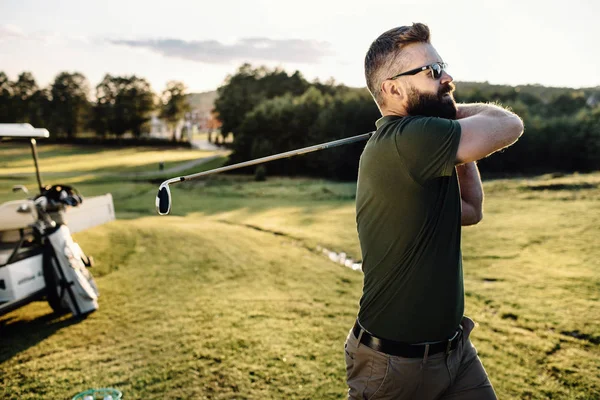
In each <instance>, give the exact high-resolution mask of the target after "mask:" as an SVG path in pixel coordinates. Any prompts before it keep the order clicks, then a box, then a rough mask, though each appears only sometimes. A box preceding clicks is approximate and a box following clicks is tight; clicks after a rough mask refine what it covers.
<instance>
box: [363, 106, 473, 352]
mask: <svg viewBox="0 0 600 400" xmlns="http://www.w3.org/2000/svg"><path fill="white" fill-rule="evenodd" d="M376 126H377V131H376V132H375V133H374V134H373V136H372V137H371V138H370V139H369V141H368V142H367V145H366V146H365V149H364V151H363V153H362V155H361V158H360V166H359V172H358V186H357V193H356V221H357V229H358V236H359V239H360V246H361V251H362V258H363V260H362V261H363V264H362V268H363V272H364V286H363V295H362V298H361V300H360V311H359V314H358V319H359V321H360V323H361V325H362V326H363V327H364V328H365V329H366V330H367V331H369V332H370V333H372V334H373V335H375V336H378V337H380V338H384V339H391V340H397V341H401V342H406V343H421V342H427V341H440V340H444V339H446V338H447V337H449V336H451V335H452V334H453V333H454V332H455V330H456V328H457V327H458V325H459V323H460V321H461V318H462V316H463V311H464V289H463V275H462V256H461V251H460V238H461V224H460V220H461V199H460V191H459V186H458V179H457V176H456V169H455V160H456V152H457V149H458V143H459V141H460V134H461V130H460V125H459V123H458V122H457V121H453V120H448V119H443V118H435V117H421V116H409V117H397V116H386V117H383V118H381V119H379V120H378V121H377V123H376Z"/></svg>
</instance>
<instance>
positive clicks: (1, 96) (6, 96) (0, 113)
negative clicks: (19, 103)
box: [0, 71, 15, 123]
mask: <svg viewBox="0 0 600 400" xmlns="http://www.w3.org/2000/svg"><path fill="white" fill-rule="evenodd" d="M7 122H15V119H14V112H13V87H12V82H11V81H10V79H8V76H7V75H6V74H5V73H4V72H2V71H0V123H7Z"/></svg>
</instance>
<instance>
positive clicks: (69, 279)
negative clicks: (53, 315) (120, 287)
mask: <svg viewBox="0 0 600 400" xmlns="http://www.w3.org/2000/svg"><path fill="white" fill-rule="evenodd" d="M47 238H48V240H47V242H46V246H48V248H47V249H46V252H45V254H44V257H47V259H46V260H45V262H44V268H47V269H49V270H47V271H45V276H46V277H47V279H46V285H47V290H48V297H49V299H48V301H49V302H50V305H51V306H52V308H53V309H54V310H55V311H58V310H57V308H58V309H59V310H67V309H68V310H70V311H71V312H72V313H73V315H74V316H79V315H82V314H87V313H90V312H92V311H95V310H97V309H98V295H99V293H98V287H97V286H96V283H95V282H94V278H93V277H92V274H91V273H90V272H89V271H88V269H87V268H86V265H85V263H84V261H83V260H84V258H85V256H84V255H83V252H82V251H81V248H80V247H79V245H78V244H77V243H75V242H74V241H73V238H72V237H71V232H70V231H69V228H68V227H67V226H66V225H59V226H58V227H57V229H56V230H55V231H53V232H52V233H50V234H49V235H48V236H47Z"/></svg>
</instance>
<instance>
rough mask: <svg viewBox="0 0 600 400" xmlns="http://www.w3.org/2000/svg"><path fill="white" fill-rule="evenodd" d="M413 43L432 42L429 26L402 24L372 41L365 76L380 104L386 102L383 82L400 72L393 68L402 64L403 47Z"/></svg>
mask: <svg viewBox="0 0 600 400" xmlns="http://www.w3.org/2000/svg"><path fill="white" fill-rule="evenodd" d="M411 43H430V33H429V27H428V26H427V25H425V24H422V23H418V22H417V23H413V24H412V25H411V26H400V27H398V28H393V29H390V30H389V31H387V32H384V33H383V34H381V35H380V36H379V37H378V38H377V39H375V41H374V42H373V43H371V47H369V51H367V55H366V56H365V78H366V80H367V88H368V89H369V92H371V95H372V96H373V99H374V100H375V102H376V103H377V104H378V105H379V106H382V105H383V104H384V101H383V97H382V96H381V84H382V83H383V81H385V80H386V79H388V78H389V77H390V76H392V75H394V74H396V73H398V72H400V71H397V70H394V69H393V68H394V67H395V68H396V69H397V68H398V64H402V62H401V61H402V49H403V48H404V47H405V46H406V45H409V44H411Z"/></svg>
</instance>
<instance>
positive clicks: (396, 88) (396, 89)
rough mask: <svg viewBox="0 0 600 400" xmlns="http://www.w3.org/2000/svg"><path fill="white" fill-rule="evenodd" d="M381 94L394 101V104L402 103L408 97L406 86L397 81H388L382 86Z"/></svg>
mask: <svg viewBox="0 0 600 400" xmlns="http://www.w3.org/2000/svg"><path fill="white" fill-rule="evenodd" d="M381 92H382V93H383V96H384V97H385V98H387V99H393V100H394V102H398V101H402V99H404V97H406V91H405V89H404V86H402V84H401V83H400V82H398V81H397V80H395V79H388V80H385V81H383V83H382V84H381Z"/></svg>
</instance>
